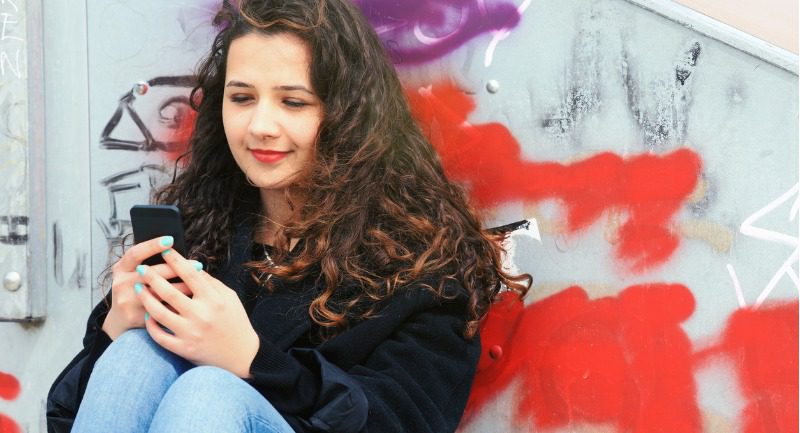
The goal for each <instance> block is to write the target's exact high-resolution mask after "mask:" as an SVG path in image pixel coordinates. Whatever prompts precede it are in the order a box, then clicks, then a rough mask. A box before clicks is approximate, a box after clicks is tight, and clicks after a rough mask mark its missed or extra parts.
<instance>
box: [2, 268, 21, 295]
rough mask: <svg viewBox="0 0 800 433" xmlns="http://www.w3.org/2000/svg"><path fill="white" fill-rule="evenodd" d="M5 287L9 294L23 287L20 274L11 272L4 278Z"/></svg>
mask: <svg viewBox="0 0 800 433" xmlns="http://www.w3.org/2000/svg"><path fill="white" fill-rule="evenodd" d="M3 287H5V288H6V290H8V291H9V292H16V291H17V290H19V288H20V287H22V277H21V276H20V275H19V273H18V272H14V271H11V272H9V273H7V274H6V276H5V277H3Z"/></svg>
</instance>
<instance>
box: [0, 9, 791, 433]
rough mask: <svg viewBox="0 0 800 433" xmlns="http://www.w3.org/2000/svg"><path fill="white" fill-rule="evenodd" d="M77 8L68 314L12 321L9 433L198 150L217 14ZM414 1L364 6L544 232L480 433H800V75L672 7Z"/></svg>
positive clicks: (49, 31)
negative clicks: (154, 204) (195, 119)
mask: <svg viewBox="0 0 800 433" xmlns="http://www.w3.org/2000/svg"><path fill="white" fill-rule="evenodd" d="M65 3H66V2H56V1H49V0H46V1H45V2H44V7H43V8H42V11H43V23H44V26H43V28H44V39H43V41H44V43H43V47H44V54H43V57H44V90H45V92H44V95H45V96H44V106H45V110H44V117H45V120H46V124H45V129H44V131H45V143H46V147H45V152H46V156H47V159H46V184H45V185H46V195H45V196H44V201H45V202H46V210H47V212H46V221H45V223H44V224H43V226H44V227H45V236H44V237H43V239H35V240H29V241H28V245H27V246H25V248H32V246H31V245H32V244H35V245H39V247H40V248H46V251H47V258H46V260H44V261H43V262H34V263H31V264H30V265H29V269H30V270H31V272H35V273H37V274H38V275H42V276H43V277H44V278H46V291H47V298H46V299H47V302H46V306H47V309H46V313H47V314H46V319H45V320H44V321H43V322H39V323H35V324H29V323H28V324H25V323H13V322H10V323H0V344H1V345H0V372H2V373H0V413H2V414H3V415H2V416H1V417H0V426H3V428H7V429H9V430H8V431H14V430H13V429H11V428H12V427H11V426H16V428H18V429H20V430H22V431H28V432H39V431H44V423H43V413H44V412H43V405H44V398H45V394H46V392H47V388H48V387H49V385H50V383H51V382H52V380H53V379H54V378H55V376H56V375H57V374H58V372H59V371H60V369H61V368H62V367H63V366H64V365H65V364H66V363H67V362H68V360H69V359H70V358H71V357H72V356H73V355H74V354H75V353H76V352H77V351H78V350H79V347H80V337H81V335H82V333H83V327H84V322H85V319H86V316H87V314H88V312H89V310H90V308H91V306H92V305H93V303H94V302H96V300H97V299H98V297H99V285H98V282H97V275H98V274H99V272H100V271H102V270H103V269H104V268H105V267H106V266H107V265H108V263H109V253H108V247H109V245H110V244H111V243H113V242H114V241H115V240H117V239H118V238H119V237H120V236H121V235H122V234H124V233H125V232H126V231H127V230H129V223H128V221H127V209H128V208H129V207H130V205H132V204H134V203H137V202H143V201H146V197H147V194H148V193H149V191H150V189H151V188H152V185H154V184H158V183H160V182H163V181H164V179H165V172H168V171H169V170H168V169H167V168H165V167H168V166H169V163H170V161H171V160H172V159H173V158H174V156H175V151H176V150H178V149H179V148H180V147H181V146H182V145H185V137H186V132H187V131H188V130H189V129H190V128H191V123H192V116H191V113H189V112H187V111H186V106H185V100H183V99H182V98H183V97H185V96H186V93H187V91H188V88H187V87H186V86H185V81H184V78H185V77H186V76H187V75H188V74H190V73H191V71H192V68H193V66H194V64H195V62H196V61H197V59H198V58H199V57H200V56H201V54H202V53H203V51H204V47H206V46H207V45H208V43H209V38H210V37H211V35H212V34H213V30H212V28H211V27H210V25H209V24H208V19H209V18H210V17H211V15H212V13H213V10H214V9H215V8H216V7H217V6H218V5H217V4H216V3H217V2H215V1H212V0H207V1H174V2H162V1H157V0H146V1H145V0H139V1H133V0H123V1H115V2H86V3H82V2H71V3H70V4H69V6H67V5H66V4H65ZM396 3H397V2H394V1H388V0H361V1H360V4H361V6H362V7H363V8H364V10H365V11H366V12H367V14H368V16H369V17H370V19H371V21H372V23H373V24H374V25H375V26H376V28H377V29H378V30H379V32H380V34H381V36H382V37H383V38H384V39H385V40H387V41H391V43H390V44H389V45H390V46H391V47H392V51H393V58H394V59H395V60H396V61H397V64H398V68H399V70H400V72H401V75H402V77H403V80H404V82H405V83H406V88H407V91H408V95H409V99H410V101H411V102H412V106H413V108H414V110H415V113H416V115H417V117H418V119H419V120H420V122H421V124H422V125H423V128H425V130H426V131H428V132H429V133H430V135H431V139H432V141H433V143H434V145H435V146H436V147H437V150H438V151H439V153H440V155H441V156H442V159H443V162H444V164H445V168H446V170H447V171H448V173H449V174H450V175H451V176H452V177H453V178H454V179H457V180H459V181H462V182H466V183H467V184H469V185H471V193H472V197H473V199H474V200H475V202H476V204H478V206H479V207H480V208H481V209H482V211H483V212H485V216H486V220H487V222H488V223H489V224H491V225H501V224H505V223H509V222H513V221H518V220H522V219H528V220H530V221H531V223H530V224H528V226H527V229H520V230H517V231H516V232H515V233H514V236H513V237H512V239H511V241H510V244H509V257H508V266H509V267H511V268H513V269H518V270H520V271H523V272H529V273H531V274H532V275H533V277H534V287H533V290H532V292H531V294H530V296H529V297H528V298H527V299H526V301H525V303H524V305H523V304H520V303H514V302H513V301H511V300H504V301H503V302H501V303H499V304H498V305H497V306H496V307H495V308H494V309H493V311H492V313H491V317H490V318H489V320H487V322H486V326H485V328H484V330H483V343H484V351H485V353H484V356H483V358H482V360H481V365H480V373H479V375H478V378H477V379H476V384H475V388H474V392H473V395H472V400H471V401H470V407H469V410H468V414H467V417H466V418H465V421H464V423H463V425H462V431H463V432H470V433H472V432H517V431H518V432H522V431H548V432H550V431H554V432H567V431H587V432H589V431H592V432H600V431H602V432H628V431H641V432H645V431H660V430H664V431H680V432H714V433H716V432H740V431H741V432H759V431H768V432H786V433H789V432H792V431H797V391H798V377H797V358H798V347H797V341H798V337H797V334H798V333H797V322H798V307H797V305H798V302H797V301H798V288H799V287H800V283H799V282H798V226H797V224H798V217H797V213H798V204H797V203H798V185H799V183H798V122H797V119H798V102H797V92H798V85H797V57H795V56H791V55H787V54H786V53H785V52H782V51H774V50H770V49H769V47H765V46H764V45H761V44H759V41H756V40H753V39H751V38H748V37H747V36H746V35H744V34H741V33H738V32H734V31H730V29H728V28H725V27H724V26H720V25H719V24H716V23H709V22H708V21H706V20H703V17H700V16H698V15H695V14H692V13H691V12H690V11H688V10H685V9H683V8H680V7H677V6H675V5H674V4H672V3H668V2H657V1H625V0H541V1H537V2H532V1H529V0H524V1H517V2H513V1H510V0H508V1H504V0H496V1H489V0H485V1H476V2H472V1H463V2H440V1H425V0H419V1H414V2H404V3H403V5H402V6H396V5H395V4H396ZM8 4H10V2H3V5H8ZM16 4H20V2H19V1H18V2H16ZM137 83H143V84H140V85H139V86H136V84H137ZM145 87H146V88H147V91H143V89H144V88H145ZM118 111H119V116H118V117H117V116H116V115H115V113H117V112H118ZM136 116H138V118H139V119H140V120H141V124H142V125H144V128H142V127H141V126H139V125H137V124H136V122H135V121H134V120H133V119H134V118H135V117H136ZM37 198H38V196H36V195H30V196H29V199H30V200H35V199H37ZM37 211H41V209H37V208H33V210H32V211H31V212H37ZM0 247H2V248H9V247H6V246H5V245H3V246H0ZM5 251H6V250H3V251H0V253H5ZM0 257H2V256H0ZM3 264H4V265H5V262H3ZM764 365H768V367H764ZM6 426H8V427H6ZM0 431H6V430H3V429H2V428H0Z"/></svg>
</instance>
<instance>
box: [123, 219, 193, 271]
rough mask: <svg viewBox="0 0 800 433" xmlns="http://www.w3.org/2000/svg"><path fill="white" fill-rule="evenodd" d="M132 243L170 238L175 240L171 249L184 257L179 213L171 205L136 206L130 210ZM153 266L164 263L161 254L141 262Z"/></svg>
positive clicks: (184, 248)
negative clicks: (162, 237) (163, 237)
mask: <svg viewBox="0 0 800 433" xmlns="http://www.w3.org/2000/svg"><path fill="white" fill-rule="evenodd" d="M131 225H132V226H133V242H134V243H137V244H138V243H140V242H144V241H147V240H150V239H153V238H158V237H161V236H167V235H169V236H172V238H173V239H174V240H175V241H174V242H173V244H172V249H174V250H175V251H177V252H179V253H180V254H181V255H182V256H184V257H185V256H186V243H185V242H184V239H183V221H182V220H181V211H180V209H178V207H177V206H172V205H136V206H134V207H132V208H131ZM143 263H144V264H145V265H148V266H153V265H157V264H159V263H164V258H163V257H161V254H156V255H154V256H151V257H149V258H148V259H147V260H145V261H144V262H143Z"/></svg>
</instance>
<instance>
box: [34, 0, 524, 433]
mask: <svg viewBox="0 0 800 433" xmlns="http://www.w3.org/2000/svg"><path fill="white" fill-rule="evenodd" d="M215 22H216V23H217V24H218V25H220V26H221V27H222V30H221V31H220V33H219V34H218V35H217V37H216V39H215V41H214V44H213V46H212V48H211V52H210V54H209V55H208V57H207V58H206V59H205V61H204V62H203V63H202V64H201V67H200V69H199V72H198V85H197V87H196V88H195V89H194V91H193V100H194V101H195V102H196V109H197V111H198V115H197V124H196V128H195V131H194V134H193V136H192V141H191V150H190V152H189V153H188V154H187V155H186V157H187V158H188V159H189V162H188V164H187V165H186V166H185V167H184V168H183V169H182V170H181V173H180V175H179V176H178V177H177V179H176V180H175V182H173V183H172V184H170V185H168V186H167V187H166V188H164V189H163V190H161V191H160V192H159V193H158V194H157V196H156V201H157V202H159V203H169V204H176V205H178V206H179V207H180V209H181V211H182V213H183V216H184V224H185V225H186V227H185V235H186V238H187V242H188V244H189V247H188V253H187V256H188V257H191V258H192V260H188V259H186V258H184V257H182V256H181V255H179V254H178V253H177V252H176V251H174V250H172V249H171V248H170V247H171V244H172V239H171V238H169V237H164V238H160V239H154V240H151V241H147V242H143V243H140V244H137V245H135V246H133V247H131V248H129V249H128V250H127V251H126V252H125V254H124V255H123V256H122V258H121V259H120V260H119V261H118V262H116V263H115V264H114V266H113V267H112V271H111V276H112V280H113V282H112V285H111V290H110V293H109V298H110V299H109V298H107V299H106V300H105V302H101V303H100V304H99V305H98V306H97V307H96V308H95V309H94V311H93V312H92V315H91V317H90V318H89V322H88V328H87V332H86V336H85V338H84V349H83V351H81V352H80V353H79V354H78V355H77V356H76V357H75V359H74V360H73V361H72V362H71V363H70V364H69V365H68V366H67V368H66V369H65V370H64V371H63V372H62V373H61V375H60V376H59V377H58V378H57V379H56V382H55V383H54V384H53V387H52V388H51V390H50V394H49V397H48V411H47V416H48V431H50V432H62V431H63V432H66V431H69V430H70V429H72V431H73V432H91V431H98V432H100V431H102V432H108V431H114V432H140V431H142V432H143V431H151V432H177V431H191V432H223V431H224V432H234V431H241V432H292V431H295V432H361V431H368V432H436V433H441V432H452V431H454V430H455V429H456V427H457V425H458V422H459V418H460V416H461V413H462V411H463V409H464V406H465V404H466V401H467V397H468V395H469V390H470V386H471V383H472V379H473V375H474V373H475V368H476V364H477V361H478V358H479V355H480V342H479V338H478V336H477V329H478V324H479V321H480V319H481V317H482V316H483V314H484V313H485V312H486V309H487V308H488V305H489V304H490V302H491V301H492V299H493V297H494V296H495V295H496V294H497V292H498V290H499V289H500V288H501V287H502V286H506V287H509V288H511V289H514V290H518V291H520V292H522V293H524V292H525V291H526V290H527V285H525V284H522V281H523V280H525V279H524V278H521V277H511V276H509V275H507V274H506V273H504V272H503V270H502V268H501V263H500V253H501V251H500V247H499V245H498V243H497V241H498V239H497V238H496V237H494V236H491V235H490V234H489V233H488V232H486V231H484V230H483V229H482V228H481V226H480V223H479V220H478V219H477V217H476V216H475V215H474V213H473V212H472V211H471V209H470V207H469V205H468V203H467V200H466V199H465V195H464V193H463V192H462V190H461V189H460V188H459V187H457V186H455V185H453V184H451V183H450V182H449V181H448V180H447V179H446V178H445V177H444V174H443V171H442V167H441V165H440V163H439V160H438V158H437V156H436V154H435V152H434V150H433V148H432V147H431V145H430V144H429V143H428V142H427V141H426V139H425V138H424V137H423V135H422V133H421V132H420V130H419V128H418V127H417V125H416V124H415V123H414V121H413V119H412V118H411V115H410V114H409V108H408V106H407V102H406V100H405V98H404V96H403V92H402V89H401V86H400V83H399V81H398V78H397V75H396V72H395V71H394V69H393V67H392V65H391V63H390V62H389V60H388V58H387V56H386V54H385V52H384V50H383V47H382V45H381V43H380V41H379V40H378V38H377V36H376V35H375V33H374V31H373V30H372V29H371V28H370V26H369V24H368V23H367V22H366V20H365V19H364V17H363V16H362V15H361V14H360V12H359V11H358V9H357V8H356V7H354V6H353V5H352V4H350V3H349V2H348V0H303V1H298V0H249V1H242V2H241V5H240V6H237V7H233V6H231V5H229V4H227V2H226V5H225V6H224V7H223V9H222V11H220V12H219V14H218V15H217V17H216V18H215ZM155 254H162V255H163V256H164V259H165V262H166V263H165V264H162V265H156V266H152V267H148V266H144V265H141V263H142V261H143V260H144V259H146V258H147V257H149V256H151V255H155ZM175 277H180V279H181V281H182V282H180V283H170V282H169V281H168V280H170V279H172V278H175Z"/></svg>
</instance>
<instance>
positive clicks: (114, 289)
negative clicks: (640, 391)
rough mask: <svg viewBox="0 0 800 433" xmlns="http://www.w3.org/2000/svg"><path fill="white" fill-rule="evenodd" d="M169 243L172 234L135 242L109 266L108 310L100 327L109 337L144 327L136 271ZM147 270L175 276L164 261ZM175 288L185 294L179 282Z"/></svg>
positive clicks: (163, 275) (141, 286) (169, 245)
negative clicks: (109, 302) (109, 296)
mask: <svg viewBox="0 0 800 433" xmlns="http://www.w3.org/2000/svg"><path fill="white" fill-rule="evenodd" d="M172 242H173V240H172V237H171V236H164V237H161V238H156V239H151V240H149V241H145V242H141V243H139V244H136V245H134V246H132V247H131V248H129V249H128V250H127V251H125V254H123V256H122V257H121V258H120V259H119V261H117V262H116V263H114V265H113V266H112V267H111V275H112V283H111V309H110V310H109V312H108V315H107V316H106V319H105V321H104V322H103V328H102V329H103V331H104V332H105V333H106V334H108V336H109V337H111V339H112V340H116V339H117V337H119V335H120V334H122V333H123V332H125V331H127V330H128V329H131V328H143V327H144V313H145V310H144V307H143V306H142V303H141V301H140V300H139V297H138V296H137V292H138V291H142V290H143V288H144V285H143V283H142V279H141V276H140V275H139V274H137V273H136V267H137V266H138V265H139V264H141V263H142V261H144V260H145V259H147V258H148V257H150V256H152V255H155V254H159V253H161V252H162V251H164V250H167V249H169V247H171V246H172ZM150 269H151V270H152V272H154V273H157V274H159V275H161V276H162V277H164V278H173V277H174V276H175V272H174V271H173V270H172V268H170V267H169V266H167V265H165V264H162V265H157V266H153V267H151V268H150ZM176 288H177V289H179V290H182V291H184V292H185V293H188V291H187V289H186V287H185V286H184V285H182V284H181V285H176Z"/></svg>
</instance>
